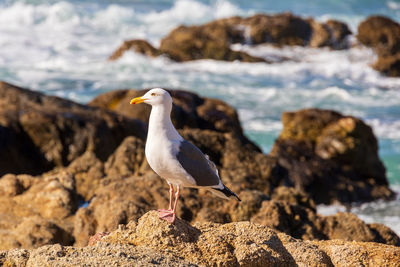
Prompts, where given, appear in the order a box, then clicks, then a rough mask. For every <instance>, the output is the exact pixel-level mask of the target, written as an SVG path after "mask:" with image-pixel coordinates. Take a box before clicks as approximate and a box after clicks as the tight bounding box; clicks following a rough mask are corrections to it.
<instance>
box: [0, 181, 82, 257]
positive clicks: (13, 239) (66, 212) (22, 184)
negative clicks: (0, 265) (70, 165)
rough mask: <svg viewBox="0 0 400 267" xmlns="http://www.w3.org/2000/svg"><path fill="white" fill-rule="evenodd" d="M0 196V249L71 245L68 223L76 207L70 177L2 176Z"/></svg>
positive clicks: (71, 238) (75, 196)
mask: <svg viewBox="0 0 400 267" xmlns="http://www.w3.org/2000/svg"><path fill="white" fill-rule="evenodd" d="M10 181H11V183H10ZM15 185H17V186H15ZM9 186H10V187H11V190H7V189H9V188H10V187H9ZM4 188H5V189H6V190H4ZM15 188H17V190H15ZM0 192H1V194H0V195H1V196H0V249H10V248H13V247H24V248H32V247H38V246H42V245H44V244H52V243H62V244H65V245H69V244H72V243H73V237H72V235H71V232H72V229H71V228H72V227H71V223H70V221H71V216H72V215H73V213H74V212H75V211H76V209H77V207H78V201H77V195H76V193H75V192H74V180H73V177H71V176H70V175H64V174H58V175H56V176H46V177H31V176H28V175H20V176H15V175H6V176H4V177H3V178H1V179H0ZM3 192H9V193H6V194H3Z"/></svg>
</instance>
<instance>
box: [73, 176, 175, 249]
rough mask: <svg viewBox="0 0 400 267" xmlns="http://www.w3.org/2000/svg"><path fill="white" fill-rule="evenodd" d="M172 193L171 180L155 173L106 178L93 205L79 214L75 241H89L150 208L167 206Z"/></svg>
mask: <svg viewBox="0 0 400 267" xmlns="http://www.w3.org/2000/svg"><path fill="white" fill-rule="evenodd" d="M168 197H169V194H168V186H167V183H166V182H165V181H164V180H162V179H160V178H159V177H157V176H156V175H155V174H148V175H145V176H140V177H130V178H126V179H117V180H114V181H113V180H110V179H105V180H102V186H100V187H99V188H98V189H97V190H96V195H95V197H93V199H92V200H91V202H90V204H89V206H88V207H86V208H80V209H79V210H78V212H77V214H76V215H75V219H74V220H75V221H74V237H75V240H76V243H75V244H76V245H78V246H83V245H86V244H87V242H88V240H89V237H90V236H92V235H94V234H95V233H97V232H109V231H112V230H114V229H116V228H117V226H118V225H119V224H126V223H128V222H129V221H130V220H137V219H138V218H139V217H140V216H142V215H143V214H144V213H145V212H146V211H148V210H151V209H157V208H161V207H167V205H168V203H169V199H168ZM110 214H112V216H110Z"/></svg>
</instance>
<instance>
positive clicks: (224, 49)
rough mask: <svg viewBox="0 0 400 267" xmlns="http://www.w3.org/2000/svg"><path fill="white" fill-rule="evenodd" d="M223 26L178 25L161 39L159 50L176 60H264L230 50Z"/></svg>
mask: <svg viewBox="0 0 400 267" xmlns="http://www.w3.org/2000/svg"><path fill="white" fill-rule="evenodd" d="M223 27H224V26H222V25H220V24H215V25H207V26H204V27H202V26H190V27H187V26H180V27H178V28H176V29H174V30H172V31H171V32H170V33H169V35H168V36H166V37H164V38H163V39H162V40H161V45H160V50H161V51H162V52H164V53H165V54H167V55H168V56H169V57H170V58H171V59H173V60H175V61H178V62H181V61H189V60H196V59H215V60H225V61H235V60H239V61H243V62H266V61H265V60H264V59H262V58H258V57H253V56H250V55H249V54H247V53H245V52H241V51H234V50H232V49H231V48H230V47H229V43H228V42H227V41H228V40H227V39H225V38H227V36H226V34H224V33H225V32H226V31H227V30H226V29H224V28H223ZM228 27H229V26H228ZM219 34H223V35H219Z"/></svg>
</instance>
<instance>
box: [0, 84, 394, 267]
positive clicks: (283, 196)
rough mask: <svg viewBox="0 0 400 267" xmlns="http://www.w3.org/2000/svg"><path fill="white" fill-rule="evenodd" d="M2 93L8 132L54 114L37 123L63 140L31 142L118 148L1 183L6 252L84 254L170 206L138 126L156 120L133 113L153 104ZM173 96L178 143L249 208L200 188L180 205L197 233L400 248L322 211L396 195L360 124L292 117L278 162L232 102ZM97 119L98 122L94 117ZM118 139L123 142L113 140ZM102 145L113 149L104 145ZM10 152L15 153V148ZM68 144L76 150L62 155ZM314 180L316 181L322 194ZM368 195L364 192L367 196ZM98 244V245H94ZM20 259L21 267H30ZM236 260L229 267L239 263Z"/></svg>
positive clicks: (125, 97)
mask: <svg viewBox="0 0 400 267" xmlns="http://www.w3.org/2000/svg"><path fill="white" fill-rule="evenodd" d="M3 86H8V87H9V88H10V89H9V91H10V92H11V93H10V92H8V91H7V90H6V89H4V88H3V91H0V92H3V94H4V95H5V99H9V100H8V101H9V102H10V103H11V105H9V106H7V105H6V104H5V102H1V104H2V105H3V107H5V109H4V110H1V112H0V114H1V116H2V117H1V118H6V119H7V120H8V121H9V122H10V121H11V122H12V124H5V123H4V121H6V120H3V121H1V122H2V123H3V124H2V125H4V126H3V127H4V128H5V129H18V128H12V127H14V125H17V126H18V125H21V126H18V127H20V129H23V130H24V131H25V129H28V128H27V126H26V125H25V124H23V123H22V122H21V119H20V118H19V116H23V115H24V113H26V112H28V113H29V112H33V114H38V115H35V116H33V117H32V119H31V122H30V123H31V124H33V122H36V118H41V116H42V115H43V114H47V113H50V114H49V115H46V116H49V117H50V118H53V117H55V118H56V119H54V120H55V122H54V121H52V120H50V121H46V120H44V122H42V121H41V120H38V121H37V122H36V123H38V124H39V125H42V126H44V127H45V129H55V132H52V131H50V133H51V134H48V133H47V132H46V131H43V132H42V131H38V132H34V133H35V134H36V135H38V136H32V139H35V140H42V139H43V138H53V137H52V136H53V135H52V134H54V133H59V135H56V136H57V137H59V136H60V135H66V134H67V133H68V136H75V135H76V134H87V135H85V136H84V138H87V140H93V141H90V142H93V143H95V144H98V145H101V144H103V143H101V142H109V143H111V144H112V146H114V145H115V147H114V148H113V149H111V147H112V146H109V148H108V149H109V150H112V151H111V153H109V154H108V153H100V151H102V150H101V149H103V148H100V147H99V148H97V149H95V148H96V146H94V147H92V146H84V147H83V148H82V149H81V150H80V151H81V152H82V153H75V154H73V156H71V158H70V159H71V161H72V162H71V163H70V164H69V165H68V166H67V167H62V166H60V167H57V168H55V169H54V170H52V171H51V172H48V173H45V174H42V175H41V176H30V175H15V174H9V175H5V176H3V177H2V178H1V179H0V204H1V205H0V214H1V216H0V244H1V245H2V247H1V248H2V249H8V248H12V247H24V248H30V247H38V246H41V245H45V244H52V243H60V244H63V245H70V244H72V243H74V244H75V245H80V246H83V245H86V244H87V243H88V241H89V238H90V236H92V235H94V234H96V233H97V232H111V231H113V230H115V229H116V228H117V227H118V225H120V224H126V223H128V222H129V221H132V220H133V221H136V220H138V219H139V218H140V217H141V216H142V215H143V214H145V213H146V212H147V211H149V210H151V209H156V208H162V207H167V205H168V187H167V184H166V183H165V181H163V180H162V179H160V178H159V177H157V176H156V175H155V174H154V173H153V172H152V171H151V169H150V168H149V166H148V164H147V162H146V160H145V156H144V140H143V138H142V135H144V127H143V126H144V125H145V123H142V122H141V120H147V117H145V116H146V114H143V113H145V112H148V110H146V109H142V110H141V111H140V110H139V111H140V112H137V111H134V110H135V108H139V107H140V108H141V107H144V108H145V107H146V106H145V105H143V106H135V107H134V108H132V106H128V105H129V104H128V103H129V100H130V99H131V98H132V97H135V96H137V95H139V94H142V92H139V93H137V92H135V91H129V90H124V91H116V92H115V93H108V94H105V95H103V96H100V97H98V98H96V99H95V100H94V101H93V102H92V103H91V105H95V106H97V107H86V106H83V105H78V104H75V103H72V102H70V101H64V100H62V99H59V98H52V97H47V96H44V95H42V94H37V93H33V92H30V91H27V90H23V89H20V88H17V87H13V86H11V85H3ZM171 93H172V95H173V97H174V101H175V106H174V111H173V112H174V115H173V116H174V117H173V118H174V120H175V121H176V122H177V123H178V124H179V123H180V126H179V128H180V130H179V131H180V133H181V135H182V136H183V137H184V138H185V139H187V140H189V141H191V142H193V143H194V144H196V145H197V146H198V147H199V148H200V149H201V150H202V151H203V152H205V153H206V154H208V155H209V156H210V158H211V159H212V160H213V161H214V162H215V163H216V165H217V167H218V169H219V172H220V175H221V178H222V180H223V182H224V183H225V184H226V185H227V186H228V187H229V188H231V189H232V190H233V191H234V192H236V193H238V194H239V197H240V198H241V199H242V202H240V203H239V202H236V201H233V200H232V201H226V200H222V199H218V198H216V197H214V196H212V195H210V193H209V192H206V191H203V190H199V191H198V190H197V189H185V190H184V192H183V194H182V198H181V199H180V203H179V205H178V211H177V212H178V216H179V217H180V218H182V219H184V220H186V221H190V222H197V223H206V222H208V223H210V222H217V223H230V222H237V221H251V222H254V223H257V224H260V225H264V226H268V227H270V228H272V229H275V230H276V231H279V232H282V233H286V234H289V235H290V236H292V237H295V238H301V239H304V240H327V239H332V238H340V239H343V240H357V241H373V242H380V243H385V244H393V245H399V238H398V236H397V235H396V234H395V233H393V231H391V230H390V229H389V228H387V227H385V226H383V225H379V224H372V225H367V224H365V223H364V222H362V221H361V220H359V219H358V218H357V217H355V216H354V215H351V214H346V213H345V214H337V215H335V216H328V217H323V216H320V215H318V214H316V211H315V202H324V201H325V200H326V199H327V200H326V201H328V202H329V201H333V200H337V201H343V202H346V201H351V200H360V201H363V200H371V199H375V198H379V197H382V196H383V197H385V196H388V195H390V193H391V192H390V191H389V189H388V187H387V182H386V178H385V174H384V168H383V166H382V164H381V162H380V161H379V158H378V157H377V154H376V151H377V144H376V139H375V137H374V136H373V134H372V131H371V129H370V128H369V127H368V126H366V125H365V124H364V123H362V122H361V121H360V120H358V119H356V118H353V117H346V116H343V115H340V114H338V113H335V112H331V111H323V110H304V111H300V112H297V113H286V114H285V115H284V116H283V121H284V125H285V127H284V129H283V131H282V134H281V136H280V138H279V140H278V141H277V143H276V145H275V148H274V152H273V153H275V154H273V155H272V156H271V155H265V154H263V153H262V152H261V151H260V149H259V148H258V147H257V146H255V145H254V144H253V143H251V142H250V141H249V140H248V139H247V138H246V137H245V136H244V135H243V132H242V129H241V127H240V123H239V120H238V116H237V114H236V112H235V110H234V109H233V108H231V107H229V106H228V105H227V104H225V103H223V102H222V101H218V100H212V99H207V98H200V97H199V96H197V95H195V94H191V93H186V92H183V91H171ZM11 96H13V97H11ZM106 96H107V97H106ZM25 98H27V100H25ZM20 101H23V102H24V103H19V102H20ZM49 103H50V104H49ZM42 106H43V107H47V109H46V110H45V109H44V108H43V107H42ZM125 107H126V108H125ZM106 109H111V110H109V111H107V110H106ZM86 110H87V112H86ZM3 111H4V112H3ZM113 111H114V112H116V113H121V114H119V115H118V114H115V113H113ZM10 114H11V115H10ZM81 114H83V115H82V117H80V116H81ZM147 114H148V113H147ZM103 115H104V116H103ZM43 116H44V115H43ZM90 116H94V117H93V118H92V119H91V117H90ZM104 120H105V121H104ZM182 121H183V122H182ZM24 122H25V121H24ZM57 122H59V123H57ZM61 122H62V123H61ZM40 123H43V124H40ZM123 123H126V124H127V125H122V124H123ZM130 123H132V124H130ZM60 125H64V126H63V127H61V126H60ZM65 125H67V126H68V127H67V126H65ZM71 125H72V126H71ZM76 125H78V126H79V127H78V126H76ZM132 125H139V126H140V127H142V128H141V129H142V131H143V133H140V134H132V135H130V136H126V137H124V138H122V137H123V136H124V135H128V133H129V131H130V130H132V129H131V128H130V127H132ZM17 126H15V127H17ZM77 127H78V128H77ZM97 127H98V128H97ZM125 127H126V128H125ZM35 129H36V128H35ZM86 129H90V130H86ZM117 129H120V130H121V131H122V132H121V133H118V134H117V133H115V135H114V131H116V130H117ZM124 129H128V130H126V131H125V130H124ZM133 130H135V131H138V130H139V129H137V128H134V129H133ZM133 130H132V131H133ZM103 131H104V132H103ZM97 132H101V133H97ZM88 133H90V134H88ZM27 135H28V134H27ZM28 136H29V135H28ZM102 137H107V138H109V139H106V140H103V141H99V140H97V138H102ZM71 138H72V137H71ZM76 138H78V137H77V136H76V137H73V138H72V140H71V139H65V138H64V137H63V138H61V139H57V138H56V139H55V140H56V141H54V142H55V144H58V143H57V142H59V147H61V148H63V149H65V150H66V151H70V150H69V149H72V148H73V147H74V146H75V145H76V146H78V147H79V145H80V144H81V143H80V142H77V143H74V142H75V140H77V139H76ZM120 138H121V139H120ZM28 140H29V139H28ZM59 140H62V141H59ZM78 140H80V139H78ZM30 142H31V144H32V147H34V148H35V147H36V148H37V151H38V153H39V154H40V153H42V151H45V149H51V148H52V147H49V148H47V147H46V146H45V144H44V143H40V142H33V141H32V140H31V141H30ZM96 142H98V143H96ZM117 143H118V145H116V144H117ZM5 144H6V143H5ZM41 144H43V146H41ZM13 145H15V147H18V144H16V143H15V144H13ZM67 145H68V148H64V147H66V146H67ZM290 146H291V147H290ZM288 147H289V149H288V150H285V149H286V148H288ZM79 148H81V147H79ZM51 151H53V150H51ZM61 151H64V150H61ZM74 151H75V150H74ZM70 152H71V151H70ZM295 152H296V153H295ZM19 153H21V154H19ZM24 153H25V151H19V150H16V151H15V152H14V155H12V156H15V157H18V158H21V159H26V158H29V157H30V156H31V155H29V154H28V155H26V154H24ZM71 153H72V152H71ZM293 153H295V154H293ZM301 153H303V154H301ZM304 153H305V154H304ZM55 155H57V154H55ZM302 157H308V159H310V161H309V162H308V161H304V160H303V159H302ZM45 159H46V158H45ZM48 162H50V161H48ZM67 162H68V161H67ZM310 162H311V163H310ZM306 163H310V165H307V164H306ZM320 163H321V164H320ZM52 164H54V165H55V163H52ZM302 164H305V165H302ZM326 168H328V169H326ZM341 168H344V169H341ZM327 170H328V171H329V173H328V174H329V175H332V176H331V177H330V176H328V178H330V179H338V180H337V181H335V180H333V181H334V182H335V183H337V184H338V186H341V187H335V186H332V187H331V188H330V186H331V184H330V183H331V182H332V181H330V180H328V181H325V180H323V179H321V177H325V176H326V175H327V174H326V173H325V172H327ZM335 175H337V176H338V177H340V179H339V178H337V177H336V176H335ZM346 175H347V176H346ZM309 177H311V178H315V179H317V181H318V182H321V183H322V185H319V184H318V183H317V182H314V180H312V179H309ZM332 177H333V178H332ZM372 178H374V179H372ZM315 184H317V185H318V186H321V187H319V188H324V187H323V186H326V188H328V189H327V190H326V191H325V195H327V196H328V197H327V198H326V199H325V198H321V195H319V194H318V190H317V189H315V188H313V187H312V186H311V185H315ZM343 185H344V186H343ZM283 186H285V187H283ZM287 186H289V187H292V188H288V187H287ZM294 187H297V188H298V189H300V190H296V189H295V188H294ZM360 188H364V189H365V191H360V190H361V189H360ZM385 190H386V191H385ZM360 192H362V194H361V193H360ZM382 192H384V193H385V192H386V193H388V195H385V194H383V193H382ZM308 193H310V194H311V196H312V199H310V198H309V196H308ZM360 196H362V197H360ZM365 196H367V197H365ZM321 199H322V200H321ZM78 201H86V203H85V205H84V206H83V207H81V208H79V209H78V205H80V204H82V202H81V203H79V202H78ZM98 239H101V235H100V236H99V237H98ZM92 240H94V241H93V242H95V240H96V238H94V239H92ZM293 246H294V247H296V246H295V245H293ZM47 248H48V249H45V248H43V250H41V251H42V252H40V253H39V254H40V255H50V254H51V253H55V252H54V251H53V250H52V248H54V247H51V246H50V247H47ZM57 251H59V249H57ZM69 251H72V252H73V253H74V255H76V253H80V252H82V253H91V252H89V251H86V252H84V250H79V249H76V248H73V249H71V250H69ZM79 251H80V252H79ZM135 251H136V250H135ZM25 252H26V251H25ZM25 252H24V253H25ZM72 252H71V253H72ZM103 252H104V251H103ZM103 252H100V251H99V252H98V253H99V255H103V256H104V257H105V258H104V257H103V256H102V257H103V259H110V258H107V257H106V256H105V255H106V254H102V253H103ZM21 253H22V252H21ZM24 253H22V254H23V255H28V254H26V253H25V254H24ZM46 253H47V254H46ZM68 253H69V252H68ZM104 253H105V252H104ZM151 253H153V252H151ZM154 253H155V252H154ZM22 254H21V255H20V259H22V258H24V256H23V255H22ZM39 254H38V255H39ZM7 255H9V254H7ZM29 255H30V254H29ZM29 255H28V256H29ZM151 255H157V254H151ZM238 255H239V254H238ZM238 255H236V254H235V255H233V256H232V257H231V256H229V257H231V259H232V261H234V258H236V256H238ZM0 257H1V256H0ZM21 257H22V258H21ZM49 257H52V256H49ZM246 257H247V256H246ZM29 259H32V258H29ZM147 259H148V258H146V259H143V260H147ZM238 259H239V258H236V260H238ZM162 262H164V261H162ZM171 262H174V261H173V260H172V261H171ZM185 262H186V260H185Z"/></svg>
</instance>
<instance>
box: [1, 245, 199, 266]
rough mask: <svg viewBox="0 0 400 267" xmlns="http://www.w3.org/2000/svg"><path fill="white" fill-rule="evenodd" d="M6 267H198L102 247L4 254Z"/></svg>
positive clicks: (125, 247)
mask: <svg viewBox="0 0 400 267" xmlns="http://www.w3.org/2000/svg"><path fill="white" fill-rule="evenodd" d="M3 257H4V258H3V262H2V259H1V254H0V265H1V264H3V265H4V266H26V267H32V266H176V267H178V266H185V267H189V266H195V265H194V264H190V263H188V262H187V261H185V260H183V259H182V258H181V257H174V256H168V255H166V254H165V253H160V252H156V251H154V250H152V249H146V248H137V247H134V246H131V245H125V244H121V245H113V246H109V245H107V244H99V245H98V246H92V247H81V248H79V247H64V246H60V245H51V246H50V245H48V246H43V247H41V248H39V249H36V250H31V251H27V250H22V249H18V250H14V251H8V252H5V253H4V256H3Z"/></svg>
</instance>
